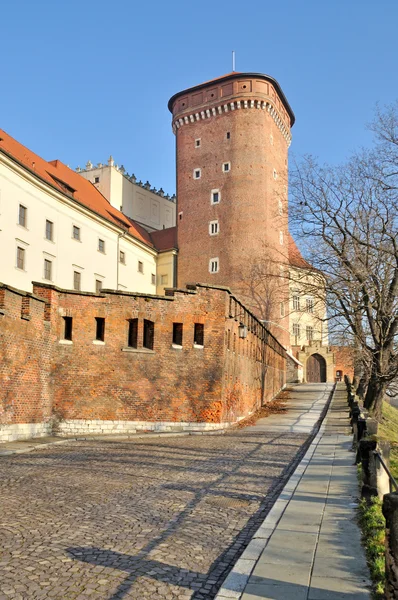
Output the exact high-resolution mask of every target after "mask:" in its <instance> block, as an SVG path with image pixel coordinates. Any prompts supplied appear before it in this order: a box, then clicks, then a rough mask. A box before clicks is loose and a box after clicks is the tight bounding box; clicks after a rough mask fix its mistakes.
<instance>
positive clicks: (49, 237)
mask: <svg viewBox="0 0 398 600" xmlns="http://www.w3.org/2000/svg"><path fill="white" fill-rule="evenodd" d="M53 229H54V223H53V222H52V221H49V220H48V219H47V220H46V240H50V241H52V239H53Z"/></svg>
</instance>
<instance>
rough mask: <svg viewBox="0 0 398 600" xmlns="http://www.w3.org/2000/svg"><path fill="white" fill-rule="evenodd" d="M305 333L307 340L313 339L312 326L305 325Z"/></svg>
mask: <svg viewBox="0 0 398 600" xmlns="http://www.w3.org/2000/svg"><path fill="white" fill-rule="evenodd" d="M305 333H306V335H307V340H308V341H310V340H313V339H314V328H313V327H311V325H307V327H306V328H305Z"/></svg>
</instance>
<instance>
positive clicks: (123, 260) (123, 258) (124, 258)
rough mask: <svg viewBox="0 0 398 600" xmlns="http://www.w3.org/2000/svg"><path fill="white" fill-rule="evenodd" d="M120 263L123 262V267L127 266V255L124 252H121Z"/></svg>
mask: <svg viewBox="0 0 398 600" xmlns="http://www.w3.org/2000/svg"><path fill="white" fill-rule="evenodd" d="M119 262H121V263H122V264H123V265H125V264H126V253H125V252H123V251H122V250H120V252H119Z"/></svg>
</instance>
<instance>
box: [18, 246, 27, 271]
mask: <svg viewBox="0 0 398 600" xmlns="http://www.w3.org/2000/svg"><path fill="white" fill-rule="evenodd" d="M17 269H22V271H23V270H24V269H25V249H24V248H21V247H20V246H18V247H17Z"/></svg>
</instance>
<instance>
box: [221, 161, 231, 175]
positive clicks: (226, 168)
mask: <svg viewBox="0 0 398 600" xmlns="http://www.w3.org/2000/svg"><path fill="white" fill-rule="evenodd" d="M222 170H223V172H224V173H228V171H230V170H231V163H229V162H226V163H223V166H222Z"/></svg>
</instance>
